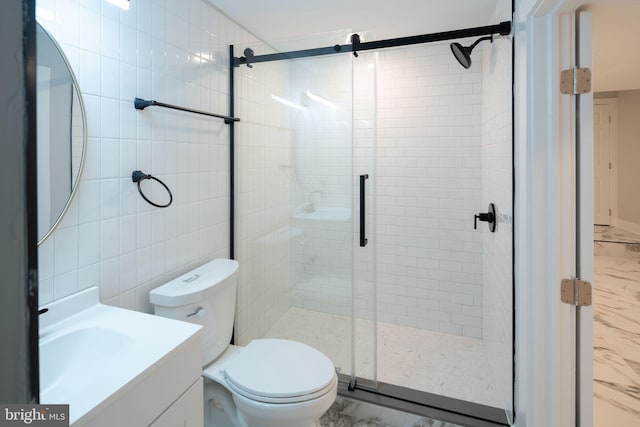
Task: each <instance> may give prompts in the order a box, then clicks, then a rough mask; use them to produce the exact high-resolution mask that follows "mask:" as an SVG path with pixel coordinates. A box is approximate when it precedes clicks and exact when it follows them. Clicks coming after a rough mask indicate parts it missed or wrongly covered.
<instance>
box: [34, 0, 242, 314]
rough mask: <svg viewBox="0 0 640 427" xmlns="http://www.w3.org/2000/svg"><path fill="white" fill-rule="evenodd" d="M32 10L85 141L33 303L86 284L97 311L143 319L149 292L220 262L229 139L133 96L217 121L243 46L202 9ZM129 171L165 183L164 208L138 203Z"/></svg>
mask: <svg viewBox="0 0 640 427" xmlns="http://www.w3.org/2000/svg"><path fill="white" fill-rule="evenodd" d="M37 6H38V16H39V19H40V22H41V23H42V24H43V26H45V27H46V28H47V29H48V30H49V31H50V32H51V33H52V34H53V36H54V37H55V38H56V39H57V41H58V42H59V43H60V44H61V46H62V48H63V50H64V51H65V53H66V55H67V57H68V58H69V60H70V62H71V64H72V67H73V69H74V72H75V74H76V76H78V79H79V83H80V89H81V91H82V93H83V98H84V101H85V105H86V108H87V120H88V124H87V126H88V134H89V141H88V144H89V146H88V150H87V160H86V165H85V169H84V172H83V175H82V180H81V182H80V187H79V192H78V195H77V197H76V198H75V199H74V201H73V203H72V206H71V208H70V210H69V211H68V212H67V214H66V216H65V218H64V220H63V222H62V224H61V225H60V227H59V228H58V229H57V230H56V231H55V232H54V233H53V235H52V236H51V237H50V238H49V239H48V240H47V241H46V242H45V243H44V244H43V245H42V246H41V247H40V248H39V256H40V271H39V272H40V304H45V303H48V302H50V301H53V300H55V299H58V298H61V297H64V296H66V295H69V294H71V293H73V292H76V291H78V290H79V289H84V288H86V287H89V286H94V285H96V286H99V288H100V298H101V300H102V301H103V302H106V303H109V304H114V305H119V306H122V307H126V308H131V309H136V310H140V311H151V306H150V305H149V302H148V293H149V291H150V290H151V289H152V288H154V287H156V286H158V285H160V284H162V283H164V282H166V281H168V280H170V279H172V278H174V277H176V276H178V275H180V274H182V273H184V272H185V271H187V270H189V269H191V268H193V267H195V266H197V265H199V264H202V263H204V262H205V261H207V260H210V259H212V258H216V257H228V255H229V247H228V241H229V237H228V236H229V232H228V230H229V213H228V212H229V210H228V209H229V208H228V195H229V190H228V171H229V169H228V168H229V162H228V159H229V154H228V153H229V152H228V130H227V126H226V125H225V124H224V123H223V122H222V121H221V120H216V119H211V118H207V117H204V116H197V115H193V114H188V113H179V112H175V111H172V110H166V109H162V108H158V107H156V108H153V107H152V108H149V109H147V110H145V111H144V112H139V111H137V110H135V109H134V108H133V98H134V97H136V96H137V97H141V98H146V99H156V100H158V101H164V102H168V103H174V104H178V105H184V106H186V107H191V108H195V109H200V110H207V111H213V112H217V113H223V114H224V113H226V112H227V108H228V65H227V64H228V45H229V44H230V43H234V42H235V43H238V42H247V41H249V40H250V39H252V38H251V37H250V36H249V35H248V34H247V33H246V32H245V31H243V30H242V29H241V28H239V27H238V26H237V25H236V24H234V23H232V22H230V21H229V20H228V19H227V18H226V17H224V16H223V15H221V14H220V13H218V12H217V11H216V10H215V9H213V8H212V7H211V6H209V5H208V3H206V2H203V1H201V0H188V1H184V2H174V1H166V2H165V1H151V0H136V1H132V2H130V10H128V11H122V10H120V9H118V8H117V7H115V6H112V5H111V4H110V3H108V2H106V1H101V0H94V1H79V0H56V1H53V0H39V1H38V4H37ZM137 169H140V170H142V171H144V172H146V173H150V174H153V175H154V176H157V177H159V178H160V179H162V180H164V181H165V182H166V183H167V185H168V186H169V187H170V188H171V190H172V192H173V196H174V201H173V204H172V206H171V207H169V208H167V209H158V208H154V207H152V206H150V205H148V204H147V203H146V202H144V201H143V200H142V198H141V197H140V196H139V195H138V193H137V190H136V188H135V185H134V184H133V183H132V182H131V172H132V171H133V170H137ZM144 187H147V191H149V192H150V195H151V197H152V198H156V197H157V198H158V199H161V198H162V197H163V195H162V191H156V188H153V189H150V188H149V186H148V185H144Z"/></svg>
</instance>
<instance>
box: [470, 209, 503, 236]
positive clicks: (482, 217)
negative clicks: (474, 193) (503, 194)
mask: <svg viewBox="0 0 640 427" xmlns="http://www.w3.org/2000/svg"><path fill="white" fill-rule="evenodd" d="M496 219H497V218H496V205H494V204H493V203H489V212H484V213H479V214H478V215H474V216H473V229H474V230H477V229H478V221H482V222H488V223H489V224H488V225H489V231H491V232H492V233H495V231H496Z"/></svg>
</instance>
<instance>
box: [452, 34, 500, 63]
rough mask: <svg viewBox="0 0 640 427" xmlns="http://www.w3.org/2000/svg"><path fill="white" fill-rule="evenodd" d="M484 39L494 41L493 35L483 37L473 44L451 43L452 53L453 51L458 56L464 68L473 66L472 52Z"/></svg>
mask: <svg viewBox="0 0 640 427" xmlns="http://www.w3.org/2000/svg"><path fill="white" fill-rule="evenodd" d="M483 40H491V43H493V36H487V37H481V38H479V39H478V40H476V41H475V42H474V43H473V44H472V45H471V46H462V45H461V44H460V43H451V45H450V47H451V53H453V56H455V57H456V59H457V60H458V62H459V63H460V65H462V66H463V67H464V68H469V67H471V52H472V51H473V48H474V47H476V45H477V44H478V43H480V42H481V41H483Z"/></svg>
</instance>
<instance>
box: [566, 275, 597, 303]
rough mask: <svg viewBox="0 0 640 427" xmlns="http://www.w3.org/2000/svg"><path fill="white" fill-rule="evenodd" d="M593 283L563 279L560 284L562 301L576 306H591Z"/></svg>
mask: <svg viewBox="0 0 640 427" xmlns="http://www.w3.org/2000/svg"><path fill="white" fill-rule="evenodd" d="M591 294H592V291H591V283H590V282H587V281H586V280H580V279H563V280H562V282H561V283H560V300H562V302H563V303H565V304H572V305H576V306H588V305H591Z"/></svg>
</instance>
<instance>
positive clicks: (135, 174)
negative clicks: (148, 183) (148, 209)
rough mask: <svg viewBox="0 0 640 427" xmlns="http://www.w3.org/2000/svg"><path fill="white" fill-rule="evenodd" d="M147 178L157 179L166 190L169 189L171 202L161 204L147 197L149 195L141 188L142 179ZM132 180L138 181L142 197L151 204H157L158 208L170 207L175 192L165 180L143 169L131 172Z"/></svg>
mask: <svg viewBox="0 0 640 427" xmlns="http://www.w3.org/2000/svg"><path fill="white" fill-rule="evenodd" d="M145 179H152V180H154V181H157V182H159V183H160V185H162V186H163V187H164V188H165V190H167V193H169V203H167V204H164V205H159V204H157V203H154V202H152V201H151V200H149V199H148V198H147V196H145V195H144V193H143V192H142V188H140V183H141V182H142V181H144V180H145ZM131 181H133V182H137V183H138V193H140V195H141V196H142V198H143V199H144V200H145V201H146V202H147V203H149V204H150V205H151V206H155V207H156V208H166V207H169V205H171V202H173V194H171V190H169V187H167V184H165V183H164V182H162V181H160V180H159V179H158V178H156V177H155V176H153V175H147V174H146V173H144V172H142V171H133V172H132V173H131Z"/></svg>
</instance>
